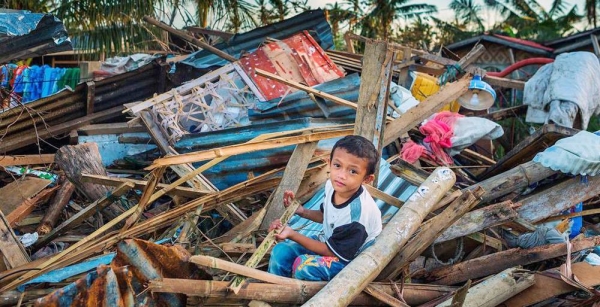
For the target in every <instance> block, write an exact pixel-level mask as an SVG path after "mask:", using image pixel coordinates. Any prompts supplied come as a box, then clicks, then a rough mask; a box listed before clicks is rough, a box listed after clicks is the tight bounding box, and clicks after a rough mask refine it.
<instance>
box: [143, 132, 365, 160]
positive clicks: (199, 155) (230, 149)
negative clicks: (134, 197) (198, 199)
mask: <svg viewBox="0 0 600 307" xmlns="http://www.w3.org/2000/svg"><path fill="white" fill-rule="evenodd" d="M352 132H353V130H352V129H341V130H337V131H326V132H315V133H311V134H304V135H298V136H288V137H281V138H275V139H270V140H265V141H260V142H254V143H244V144H237V145H231V146H225V147H221V148H215V149H210V150H204V151H199V152H193V153H188V154H181V155H177V156H167V157H164V158H160V159H156V160H154V163H153V164H152V165H150V166H149V167H148V168H147V169H150V170H151V169H154V168H156V167H159V166H168V165H175V164H183V163H194V162H200V161H205V160H210V159H215V158H223V157H229V156H233V155H238V154H242V153H249V152H255V151H259V150H266V149H273V148H280V147H285V146H290V145H297V144H302V143H310V142H317V141H320V140H326V139H333V138H338V137H343V136H346V135H350V134H352Z"/></svg>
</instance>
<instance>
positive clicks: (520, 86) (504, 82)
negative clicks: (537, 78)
mask: <svg viewBox="0 0 600 307" xmlns="http://www.w3.org/2000/svg"><path fill="white" fill-rule="evenodd" d="M483 81H485V82H487V83H488V84H489V85H491V86H495V87H503V88H512V89H515V90H521V91H522V90H524V89H525V81H521V80H512V79H506V78H501V77H495V76H490V75H485V77H483Z"/></svg>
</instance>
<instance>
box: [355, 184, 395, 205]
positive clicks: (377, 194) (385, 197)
mask: <svg viewBox="0 0 600 307" xmlns="http://www.w3.org/2000/svg"><path fill="white" fill-rule="evenodd" d="M364 187H365V188H366V189H367V191H368V192H369V194H371V196H373V197H374V198H377V199H379V200H381V201H383V202H384V203H386V204H388V205H391V206H394V207H396V208H400V207H402V205H404V202H403V201H401V200H399V199H398V198H396V197H394V196H392V195H390V194H387V193H386V192H384V191H381V190H379V189H377V188H376V187H374V186H371V185H364Z"/></svg>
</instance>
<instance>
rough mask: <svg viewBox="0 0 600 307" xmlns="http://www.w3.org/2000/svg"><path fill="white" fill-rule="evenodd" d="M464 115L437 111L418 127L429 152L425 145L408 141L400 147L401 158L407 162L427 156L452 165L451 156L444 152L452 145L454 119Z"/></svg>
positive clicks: (437, 161)
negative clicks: (428, 149)
mask: <svg viewBox="0 0 600 307" xmlns="http://www.w3.org/2000/svg"><path fill="white" fill-rule="evenodd" d="M463 116H464V115H461V114H458V113H454V112H450V111H443V112H440V113H437V114H436V115H435V116H434V117H433V118H432V119H430V120H428V121H427V122H426V123H425V124H424V125H422V126H421V127H420V128H419V131H421V133H423V135H424V136H425V139H424V140H423V142H425V143H427V144H428V146H429V148H430V149H431V152H428V151H427V149H426V148H425V146H423V145H419V144H416V143H415V142H413V141H409V142H407V143H405V144H404V146H403V147H402V152H401V156H402V159H403V160H405V161H406V162H408V163H414V162H416V161H417V160H418V159H419V158H420V157H428V158H430V159H432V160H433V161H434V162H436V163H439V164H441V165H452V164H454V161H452V157H450V155H448V153H446V150H445V149H447V148H451V147H452V140H451V139H452V137H453V136H454V130H453V127H454V123H456V119H458V118H460V117H463Z"/></svg>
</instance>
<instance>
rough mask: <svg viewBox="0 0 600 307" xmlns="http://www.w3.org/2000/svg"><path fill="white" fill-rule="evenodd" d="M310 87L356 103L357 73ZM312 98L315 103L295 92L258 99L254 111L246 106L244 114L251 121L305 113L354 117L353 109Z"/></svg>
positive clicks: (322, 116) (298, 115)
mask: <svg viewBox="0 0 600 307" xmlns="http://www.w3.org/2000/svg"><path fill="white" fill-rule="evenodd" d="M314 89H316V90H319V91H322V92H325V93H328V94H332V95H334V96H336V97H339V98H342V99H345V100H348V101H351V102H357V101H358V91H359V89H360V77H359V76H358V74H351V75H348V76H346V77H344V78H341V79H336V80H333V81H329V82H326V83H323V84H319V85H317V86H315V87H314ZM316 99H317V101H318V102H319V103H315V102H314V101H313V100H312V99H311V98H310V96H308V94H307V93H306V92H304V91H297V92H293V93H291V94H288V95H287V96H285V97H283V98H277V99H273V100H270V101H266V102H258V103H257V104H256V110H253V109H250V110H249V111H248V115H249V117H250V120H251V121H253V122H256V121H275V120H284V119H290V118H291V119H293V118H303V117H307V116H310V117H313V118H347V119H353V118H354V117H355V116H356V111H355V110H354V109H352V108H349V107H346V106H342V105H340V104H338V103H335V102H332V101H330V100H327V99H322V98H319V97H317V98H316Z"/></svg>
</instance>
